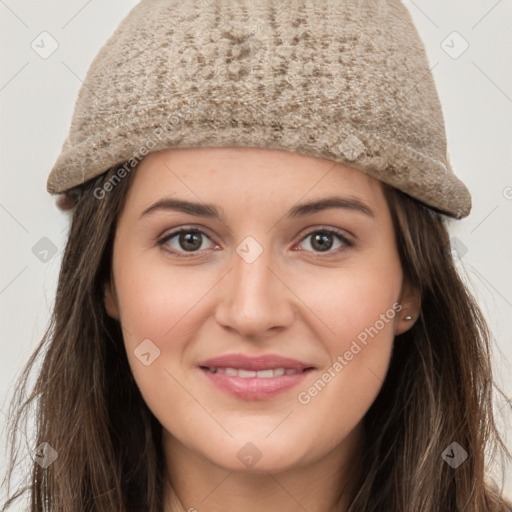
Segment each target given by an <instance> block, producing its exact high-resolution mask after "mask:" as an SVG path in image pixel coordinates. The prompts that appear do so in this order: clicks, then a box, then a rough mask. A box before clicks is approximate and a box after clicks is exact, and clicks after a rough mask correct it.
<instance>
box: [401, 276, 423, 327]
mask: <svg viewBox="0 0 512 512" xmlns="http://www.w3.org/2000/svg"><path fill="white" fill-rule="evenodd" d="M398 301H399V302H400V304H401V305H402V309H401V310H400V311H399V312H398V314H397V315H396V317H395V335H396V334H402V333H404V332H406V331H408V330H409V329H410V328H411V327H412V326H413V325H414V323H415V322H416V320H417V319H418V316H419V315H420V310H421V297H420V291H419V290H418V289H416V288H413V287H412V286H411V285H410V284H409V283H407V282H405V281H404V284H403V285H402V292H401V293H400V298H399V299H398Z"/></svg>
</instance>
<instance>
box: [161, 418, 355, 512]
mask: <svg viewBox="0 0 512 512" xmlns="http://www.w3.org/2000/svg"><path fill="white" fill-rule="evenodd" d="M360 442H361V430H360V426H358V427H356V428H355V429H354V430H353V431H352V432H351V433H350V434H349V435H348V436H347V437H346V438H345V439H343V441H342V442H341V443H340V445H338V446H337V447H335V448H334V449H332V450H331V451H330V452H329V453H328V454H326V455H325V456H324V457H322V458H321V459H320V460H317V461H315V462H312V463H309V464H306V465H298V466H294V467H292V468H289V469H287V470H282V471H279V472H272V471H259V472H258V471H255V470H252V471H230V470H227V469H225V468H222V467H220V466H218V465H215V464H214V463H213V462H211V461H209V460H208V459H206V458H204V457H202V456H200V455H198V454H197V453H196V452H192V451H190V450H188V449H187V448H186V447H185V446H184V445H183V444H181V443H180V442H179V441H178V440H177V439H176V438H175V437H173V436H171V434H169V433H168V432H166V431H165V429H164V431H163V448H164V453H165V458H166V474H165V489H164V508H163V510H164V512H201V511H202V510H208V512H234V511H239V510H244V512H260V511H261V510H262V509H263V510H265V511H266V512H278V511H279V512H298V511H303V510H308V511H315V512H345V511H346V510H347V505H348V500H349V497H350V495H351V493H352V491H353V490H354V488H353V483H354V482H355V479H356V478H357V474H358V471H359V470H360V468H359V466H358V465H357V460H358V458H357V451H358V448H359V446H360ZM350 477H352V478H351V479H350V481H349V478H350Z"/></svg>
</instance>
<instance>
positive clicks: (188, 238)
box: [179, 232, 201, 251]
mask: <svg viewBox="0 0 512 512" xmlns="http://www.w3.org/2000/svg"><path fill="white" fill-rule="evenodd" d="M197 242H199V243H197ZM179 243H180V247H182V248H183V249H184V250H185V251H194V250H196V249H199V248H200V247H201V235H200V234H199V233H192V232H186V233H181V234H180V238H179ZM189 244H191V245H192V247H191V246H190V245H189Z"/></svg>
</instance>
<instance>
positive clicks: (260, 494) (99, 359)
mask: <svg viewBox="0 0 512 512" xmlns="http://www.w3.org/2000/svg"><path fill="white" fill-rule="evenodd" d="M48 190H49V191H50V192H51V193H55V194H63V195H62V198H61V200H60V202H59V205H60V207H61V208H62V209H64V210H70V211H71V213H72V225H71V230H70V234H69V240H68V244H67V247H66V252H65V254H64V258H63V262H62V269H61V274H60V276H59V285H58V290H57V296H56V303H55V309H54V315H53V321H52V324H51V326H50V328H49V330H48V332H47V334H46V336H45V338H44V339H43V341H42V343H41V345H40V347H39V348H38V350H37V352H36V353H35V354H34V356H33V357H32V359H31V360H30V361H29V363H28V370H29V369H30V368H31V367H33V366H34V364H35V362H36V360H37V358H38V357H39V356H40V357H42V358H43V361H42V367H41V370H40V371H39V375H38V378H37V382H36V384H35V387H34V388H33V390H32V391H31V393H30V396H29V398H28V401H27V402H26V404H31V403H35V404H37V405H38V410H37V435H38V437H37V444H36V446H37V452H36V455H35V463H34V465H33V472H32V476H31V479H30V481H29V486H30V497H31V510H33V511H39V510H52V511H64V510H65V511H70V510H72V511H75V510H76V511H90V510H98V511H107V510H108V511H112V510H115V511H134V510H150V511H159V512H161V511H163V512H171V511H172V512H174V511H175V510H188V511H191V510H197V511H201V510H208V511H220V510H223V511H230V510H244V511H255V510H262V509H266V510H276V511H277V510H279V511H292V510H293V511H295V510H311V511H313V510H314V511H318V512H323V511H329V512H330V511H335V510H336V511H344V512H346V511H350V512H355V511H365V512H367V511H372V510H373V511H381V510H382V511H384V510H385V511H395V510H396V511H398V510H403V511H409V510H410V511H413V510H414V511H418V510H422V511H440V510H442V511H456V510H465V511H469V510H470V511H475V512H476V511H481V510H486V511H487V510H488V511H506V510H512V507H511V505H510V504H508V503H506V502H505V500H504V499H503V498H502V497H501V496H500V490H499V489H498V488H496V486H495V485H494V484H493V483H492V481H490V479H489V478H488V477H487V469H488V461H486V459H485V451H486V450H487V449H488V448H489V447H490V448H499V449H501V450H503V454H507V455H510V454H509V453H508V451H507V450H506V447H505V446H504V444H503V442H502V441H501V438H500V436H499V433H498V431H497V429H496V427H495V423H494V419H493V411H492V389H493V380H492V374H491V365H490V359H489V334H488V330H487V327H486V323H485V320H484V318H483V316H482V314H481V313H480V310H479V309H478V307H477V305H476V303H475V301H474V299H473V298H472V297H471V295H470V294H469V293H468V291H467V290H466V288H465V287H464V285H463V283H462V281H461V280H460V278H459V277H458V275H457V272H456V269H455V267H454V264H453V260H452V255H451V251H450V242H449V236H448V234H447V227H446V225H447V222H448V219H449V218H450V217H452V218H462V217H464V216H466V215H468V214H469V211H470V208H471V198H470V195H469V192H468V190H467V188H466V187H465V186H464V184H463V183H462V182H461V181H460V180H459V179H458V178H457V177H456V176H455V174H454V173H453V171H452V169H451V167H450V164H449V162H448V161H447V157H446V140H445V132H444V123H443V118H442V112H441V108H440V105H439V100H438V97H437V93H436V91H435V86H434V82H433V79H432V75H431V74H430V72H429V70H428V64H427V60H426V56H425V52H424V49H423V46H422V44H421V41H420V40H419V37H418V34H417V32H416V30H415V28H414V25H413V24H412V22H411V19H410V16H409V14H408V12H407V10H406V9H405V8H404V7H403V6H402V5H401V3H400V2H398V1H392V2H370V1H368V2H357V3H356V2H341V1H337V2H334V1H332V2H323V1H319V0H318V1H314V0H308V1H305V2H285V1H278V2H276V1H275V0H274V1H270V0H262V1H258V2H242V1H229V2H226V1H221V0H217V1H212V2H198V3H193V2H189V3H184V2H176V1H171V0H142V2H141V3H140V4H138V5H137V7H135V8H134V9H133V10H132V12H131V13H130V14H129V15H128V17H127V18H126V19H125V20H124V21H123V22H122V23H121V25H120V27H119V28H118V29H117V30H116V32H115V33H114V35H113V36H112V38H111V39H110V40H109V41H108V42H107V44H106V45H105V46H104V48H103V49H102V50H101V51H100V53H99V55H98V56H97V58H96V59H95V61H94V62H93V64H92V66H91V69H90V70H89V73H88V75H87V78H86V80H85V83H84V86H83V87H82V89H81V91H80V94H79V98H78V100H77V105H76V108H75V114H74V118H73V122H72V126H71V131H70V136H69V137H68V139H67V140H66V142H65V144H64V147H63V149H62V153H61V155H60V157H59V159H58V161H57V163H56V165H55V167H54V168H53V169H52V172H51V174H50V177H49V180H48ZM28 370H27V371H28ZM24 384H25V385H26V382H25V383H24ZM20 389H23V386H21V387H20ZM15 400H16V402H15V403H20V404H21V405H20V407H19V410H18V416H16V420H15V423H14V425H13V433H14V432H15V430H16V429H15V427H16V425H17V424H18V423H16V422H18V421H20V418H21V416H22V414H23V412H24V409H25V407H24V404H22V402H23V397H22V395H21V394H18V395H16V397H15ZM12 502H13V503H14V499H13V501H12Z"/></svg>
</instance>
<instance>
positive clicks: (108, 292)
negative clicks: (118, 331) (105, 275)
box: [104, 279, 120, 320]
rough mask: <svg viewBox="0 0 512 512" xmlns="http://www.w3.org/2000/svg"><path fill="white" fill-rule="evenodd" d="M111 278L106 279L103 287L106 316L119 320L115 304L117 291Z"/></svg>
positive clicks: (117, 308)
mask: <svg viewBox="0 0 512 512" xmlns="http://www.w3.org/2000/svg"><path fill="white" fill-rule="evenodd" d="M113 282H114V281H113V280H112V279H110V281H107V283H106V284H105V287H104V290H105V292H104V303H105V309H106V310H107V314H108V316H110V317H112V318H114V319H116V320H119V319H120V315H119V307H118V305H117V293H116V289H115V286H114V284H113Z"/></svg>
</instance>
